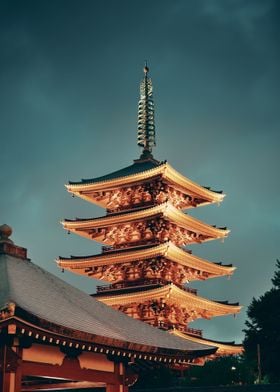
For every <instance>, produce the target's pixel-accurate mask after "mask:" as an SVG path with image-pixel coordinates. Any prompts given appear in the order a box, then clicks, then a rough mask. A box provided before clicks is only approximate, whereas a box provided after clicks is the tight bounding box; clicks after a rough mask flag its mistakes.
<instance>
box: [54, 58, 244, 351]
mask: <svg viewBox="0 0 280 392" xmlns="http://www.w3.org/2000/svg"><path fill="white" fill-rule="evenodd" d="M148 71H149V69H148V67H147V66H145V68H144V79H143V80H142V82H141V85H140V101H139V106H138V145H139V146H140V147H141V148H142V154H141V156H140V158H139V159H137V160H135V161H134V163H133V164H132V165H131V166H128V167H126V168H124V169H121V170H118V171H116V172H113V173H111V174H108V175H105V176H103V177H99V178H95V179H89V180H82V181H81V182H70V183H69V184H68V185H66V187H67V190H68V191H69V192H70V193H71V194H73V195H75V196H78V197H80V198H83V199H85V200H86V201H89V202H91V203H94V204H97V205H99V206H101V207H103V208H105V209H106V215H104V216H102V217H99V218H92V219H75V220H65V221H63V222H62V223H63V226H64V228H65V229H66V230H68V232H72V233H75V234H79V235H81V236H83V237H86V238H89V239H91V240H95V241H98V242H100V243H102V244H103V247H102V253H101V254H99V255H93V256H84V257H75V256H72V257H71V258H62V257H60V258H59V259H58V260H57V262H58V265H59V266H60V267H61V268H62V269H66V270H69V271H71V272H74V273H77V274H82V275H87V276H89V277H90V278H95V279H99V280H103V281H105V282H107V283H109V285H105V286H98V287H97V293H96V294H95V298H96V299H98V300H99V301H101V302H103V303H104V304H107V305H109V306H111V307H113V308H114V309H117V310H119V311H122V312H124V313H126V314H127V315H129V316H131V317H133V318H135V319H138V320H142V321H144V322H146V323H148V324H151V325H153V326H155V327H158V328H161V329H164V330H167V331H169V332H171V333H173V334H175V335H178V336H179V337H181V338H182V339H187V340H192V341H194V342H197V343H202V344H212V345H214V346H216V347H218V350H217V352H216V354H215V355H232V354H239V353H240V352H241V351H242V347H241V346H240V345H235V344H234V343H233V342H231V343H223V342H215V341H212V340H207V339H204V338H203V337H202V332H201V331H200V330H196V329H193V328H191V327H190V323H191V322H192V321H194V320H196V319H198V318H205V319H211V318H212V317H215V316H223V315H229V314H236V313H238V312H239V311H240V306H239V304H238V303H235V304H229V303H228V302H226V301H221V302H220V301H213V300H209V299H206V298H202V297H200V296H199V295H198V294H197V291H196V290H194V289H192V288H190V287H189V286H188V284H189V283H190V282H192V281H195V280H206V279H209V278H215V277H219V276H230V275H232V273H233V272H234V270H235V268H234V267H233V266H232V265H223V264H221V263H214V262H210V261H208V260H204V259H202V258H200V257H198V256H195V255H193V254H192V252H191V251H190V250H188V249H187V248H186V247H188V245H191V244H200V243H203V242H206V241H212V240H216V239H224V238H225V237H227V235H228V234H229V230H228V229H227V228H225V227H222V228H217V227H216V226H210V225H208V224H206V223H204V222H202V221H200V220H198V219H195V218H193V217H192V216H190V215H189V214H188V213H185V212H183V211H184V210H186V211H188V210H190V209H191V208H195V207H200V206H203V205H207V204H213V203H217V204H219V203H221V202H222V201H223V198H224V196H225V195H224V194H223V193H222V192H217V191H213V190H211V189H210V188H205V187H203V186H200V185H198V184H196V183H194V182H193V181H191V180H189V179H188V178H186V177H184V176H183V175H181V174H180V173H178V172H177V171H176V170H174V169H173V168H172V167H171V165H170V164H169V163H167V162H166V161H165V162H159V161H157V160H156V159H155V158H154V157H153V155H152V149H153V147H154V146H155V123H154V103H153V88H152V81H151V79H150V78H149V76H148Z"/></svg>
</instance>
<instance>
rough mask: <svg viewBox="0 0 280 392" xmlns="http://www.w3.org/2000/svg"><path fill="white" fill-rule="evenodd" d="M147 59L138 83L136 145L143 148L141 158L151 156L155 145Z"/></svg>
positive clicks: (151, 91) (152, 103)
mask: <svg viewBox="0 0 280 392" xmlns="http://www.w3.org/2000/svg"><path fill="white" fill-rule="evenodd" d="M148 73H149V68H148V66H147V61H146V62H145V67H144V78H143V80H142V81H141V84H140V100H139V103H138V140H137V144H138V146H140V147H142V148H143V152H142V155H141V158H148V157H152V148H153V147H154V146H155V145H156V140H155V136H156V132H155V118H154V101H153V85H152V80H151V79H150V78H149V77H148Z"/></svg>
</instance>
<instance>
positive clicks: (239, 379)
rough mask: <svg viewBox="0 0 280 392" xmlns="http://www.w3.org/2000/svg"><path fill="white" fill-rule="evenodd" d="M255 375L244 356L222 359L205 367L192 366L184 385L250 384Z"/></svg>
mask: <svg viewBox="0 0 280 392" xmlns="http://www.w3.org/2000/svg"><path fill="white" fill-rule="evenodd" d="M253 381H254V374H253V372H252V371H251V368H250V366H249V365H248V362H247V361H245V359H244V357H243V356H234V357H233V356H232V357H220V358H217V359H215V360H213V361H208V362H206V363H205V365H204V366H203V367H200V366H192V367H190V368H189V369H188V370H187V372H186V378H185V382H184V385H194V386H215V385H236V384H250V383H252V382H253Z"/></svg>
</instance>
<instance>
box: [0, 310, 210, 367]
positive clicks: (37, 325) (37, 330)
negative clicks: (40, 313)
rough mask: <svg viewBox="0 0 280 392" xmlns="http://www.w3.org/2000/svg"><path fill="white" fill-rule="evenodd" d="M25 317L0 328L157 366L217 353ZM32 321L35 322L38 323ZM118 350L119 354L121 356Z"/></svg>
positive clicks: (12, 318) (28, 314)
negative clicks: (11, 327)
mask: <svg viewBox="0 0 280 392" xmlns="http://www.w3.org/2000/svg"><path fill="white" fill-rule="evenodd" d="M25 315H27V316H30V321H29V320H28V319H29V317H27V318H28V319H27V320H26V317H25V318H22V317H20V316H16V315H15V316H12V317H10V318H7V319H4V320H0V325H1V327H2V328H5V326H8V325H9V324H13V325H16V327H17V334H19V335H23V336H24V335H25V336H28V338H29V339H32V338H33V339H34V340H36V342H40V341H41V342H42V343H43V344H46V343H48V344H52V345H57V346H63V347H65V346H69V347H76V348H79V349H80V350H82V351H89V352H95V353H104V354H112V355H114V354H115V355H118V356H120V355H122V356H123V357H124V356H128V357H130V356H132V355H133V357H134V358H139V359H141V358H142V359H147V360H151V361H156V362H158V361H160V362H161V361H163V362H172V363H186V362H191V360H192V359H194V358H198V357H201V356H206V355H211V354H214V353H215V352H216V347H214V346H213V345H209V346H207V347H205V348H204V347H203V346H202V345H199V346H198V347H199V348H198V349H189V350H184V349H182V350H179V349H175V348H170V349H166V348H162V347H157V346H150V345H147V344H139V343H134V342H129V341H123V340H118V339H115V338H110V337H105V336H99V335H95V334H88V333H83V332H82V331H77V330H73V329H71V328H67V327H65V326H61V325H58V324H54V323H51V322H49V321H48V320H44V319H38V318H37V317H36V316H35V315H33V314H32V313H29V312H26V311H25ZM31 320H32V321H31ZM33 320H36V322H34V321H33ZM186 340H188V339H186ZM189 341H191V339H189ZM116 350H120V351H119V352H118V351H116ZM144 354H147V355H150V357H148V358H144ZM160 358H161V359H160ZM185 361H186V362H185Z"/></svg>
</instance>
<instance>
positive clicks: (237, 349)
mask: <svg viewBox="0 0 280 392" xmlns="http://www.w3.org/2000/svg"><path fill="white" fill-rule="evenodd" d="M169 332H170V333H172V334H173V335H175V336H178V337H180V338H182V339H191V340H192V341H193V342H196V343H201V344H207V345H208V344H213V345H214V346H216V347H218V350H217V351H216V352H215V354H214V356H217V355H218V356H219V355H221V356H222V355H239V354H242V353H243V351H244V347H243V345H242V344H236V343H235V342H234V341H233V342H221V341H217V340H212V339H207V338H203V337H197V336H193V335H188V334H186V333H184V332H181V331H179V330H178V329H173V330H170V331H169Z"/></svg>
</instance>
